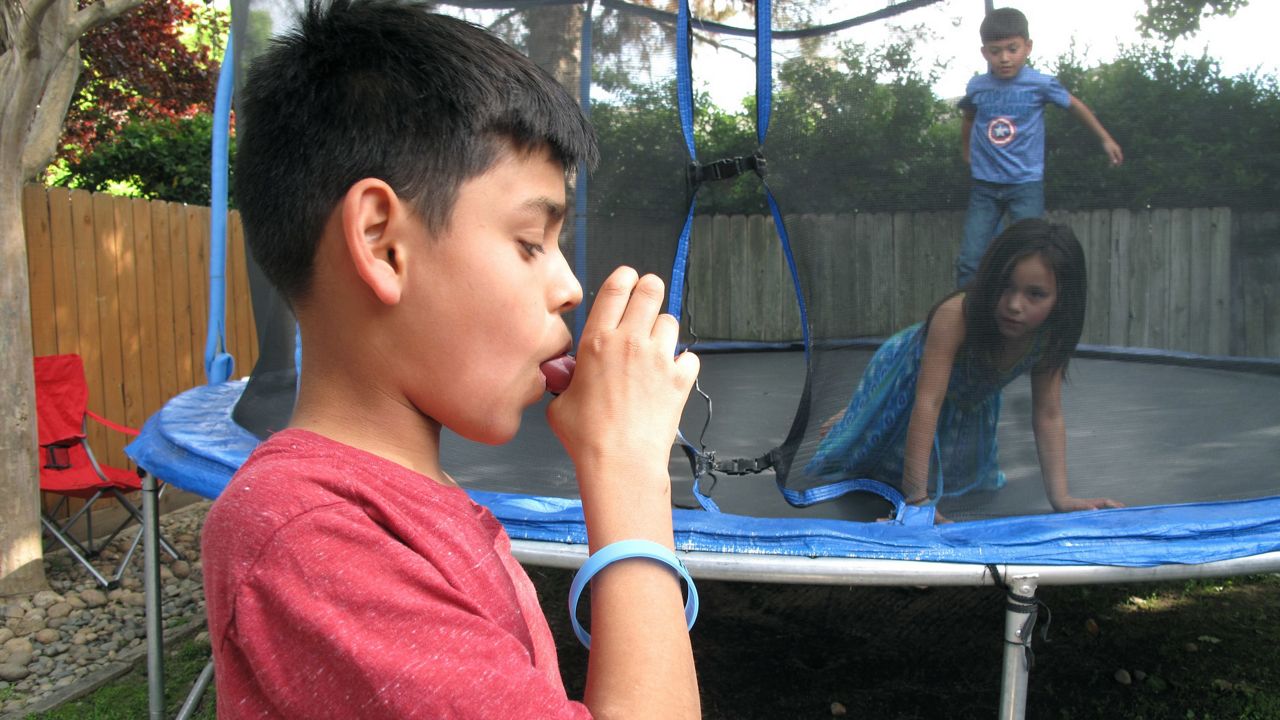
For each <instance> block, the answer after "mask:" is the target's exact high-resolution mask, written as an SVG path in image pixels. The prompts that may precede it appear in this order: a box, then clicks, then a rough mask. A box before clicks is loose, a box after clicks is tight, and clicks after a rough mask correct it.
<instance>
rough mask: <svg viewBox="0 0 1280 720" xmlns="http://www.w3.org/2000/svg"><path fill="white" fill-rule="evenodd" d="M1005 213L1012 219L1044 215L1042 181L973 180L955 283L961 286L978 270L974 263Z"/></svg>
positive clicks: (984, 249)
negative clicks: (1006, 182) (1005, 183)
mask: <svg viewBox="0 0 1280 720" xmlns="http://www.w3.org/2000/svg"><path fill="white" fill-rule="evenodd" d="M1006 211H1007V212H1008V213H1009V222H1010V223H1014V222H1017V221H1018V220H1022V219H1025V218H1030V217H1036V218H1038V217H1043V216H1044V183H1043V182H1039V181H1037V182H1029V183H1018V184H1016V185H1002V184H1000V183H991V182H985V181H983V180H974V181H973V187H972V188H971V189H970V190H969V211H968V214H967V215H965V219H964V239H963V240H962V241H961V242H960V255H959V256H958V257H957V258H956V287H964V286H965V285H966V284H967V283H968V282H969V280H971V279H972V278H973V276H974V273H976V272H978V263H979V262H981V261H982V255H983V253H985V252H986V251H987V246H988V245H990V244H991V239H992V238H994V237H995V236H996V233H997V231H999V230H1001V229H1002V228H1001V225H1000V219H1001V218H1002V217H1003V216H1004V214H1005V212H1006Z"/></svg>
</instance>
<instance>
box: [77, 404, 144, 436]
mask: <svg viewBox="0 0 1280 720" xmlns="http://www.w3.org/2000/svg"><path fill="white" fill-rule="evenodd" d="M84 414H85V415H88V416H89V417H91V418H93V419H94V420H97V421H98V423H99V424H101V425H105V426H106V427H109V428H111V429H112V430H115V431H116V432H122V433H124V434H125V435H130V436H135V437H136V436H137V435H138V433H139V432H141V431H140V430H138V429H137V428H131V427H129V426H128V425H121V424H119V423H113V422H111V421H110V420H108V419H106V418H104V417H102V416H101V415H99V414H98V413H96V412H94V411H92V410H89V409H86V410H85V411H84Z"/></svg>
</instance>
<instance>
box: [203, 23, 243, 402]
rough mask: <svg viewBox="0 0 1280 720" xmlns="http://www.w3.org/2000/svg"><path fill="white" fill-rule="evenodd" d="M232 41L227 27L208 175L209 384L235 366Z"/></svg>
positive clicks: (206, 347) (206, 371) (206, 362)
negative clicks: (230, 324)
mask: <svg viewBox="0 0 1280 720" xmlns="http://www.w3.org/2000/svg"><path fill="white" fill-rule="evenodd" d="M235 65H236V63H235V43H234V37H233V36H232V34H231V31H230V30H228V31H227V49H226V52H225V53H224V54H223V56H222V68H221V69H220V70H219V71H218V92H217V95H216V96H215V97H214V102H213V149H212V153H213V157H212V161H213V169H212V172H211V174H210V178H209V185H210V192H209V206H210V212H209V332H208V334H207V335H206V336H205V341H204V374H205V379H206V380H207V381H208V383H209V384H210V385H217V384H218V383H223V382H226V381H227V380H228V379H229V378H230V377H231V373H232V372H233V371H234V369H235V359H234V358H232V357H231V355H230V354H228V353H227V352H226V348H227V331H226V315H227V144H228V143H227V135H228V133H229V131H230V125H231V94H232V91H233V90H234V88H235Z"/></svg>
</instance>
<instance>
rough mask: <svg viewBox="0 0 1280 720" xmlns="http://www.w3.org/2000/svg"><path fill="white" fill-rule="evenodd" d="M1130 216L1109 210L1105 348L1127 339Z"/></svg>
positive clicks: (1127, 212)
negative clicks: (1107, 315)
mask: <svg viewBox="0 0 1280 720" xmlns="http://www.w3.org/2000/svg"><path fill="white" fill-rule="evenodd" d="M1133 233H1134V228H1133V215H1132V214H1131V213H1130V212H1129V211H1128V210H1113V211H1111V233H1110V237H1109V242H1108V243H1107V246H1108V252H1109V263H1108V264H1109V265H1110V267H1109V268H1108V269H1109V275H1108V277H1107V280H1108V283H1109V285H1110V287H1109V288H1108V290H1107V295H1108V300H1109V303H1110V311H1109V317H1108V318H1107V320H1108V323H1107V339H1106V341H1105V342H1106V344H1107V345H1127V344H1128V340H1129V319H1130V315H1131V313H1132V307H1131V305H1130V299H1129V295H1130V290H1131V289H1132V288H1131V284H1130V282H1129V280H1130V278H1129V253H1130V246H1131V245H1132V242H1133Z"/></svg>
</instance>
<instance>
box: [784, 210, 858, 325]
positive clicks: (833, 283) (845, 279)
mask: <svg viewBox="0 0 1280 720" xmlns="http://www.w3.org/2000/svg"><path fill="white" fill-rule="evenodd" d="M814 234H815V237H816V238H819V241H818V242H819V244H818V245H816V246H815V252H814V254H813V255H812V256H810V257H809V258H808V263H809V265H810V266H812V267H814V274H815V276H818V277H820V278H821V280H820V283H821V284H820V286H819V287H816V288H813V289H812V290H811V291H810V292H809V295H810V297H820V298H822V302H821V303H814V304H813V305H812V306H810V307H808V308H806V310H807V311H808V322H809V325H810V327H811V328H812V329H813V332H814V333H817V332H818V329H817V327H816V326H814V322H815V320H820V321H822V322H823V325H824V327H823V330H824V333H823V336H824V337H850V336H851V335H853V333H854V332H855V331H856V329H857V324H858V317H857V312H858V301H857V300H856V299H855V298H856V297H857V294H858V292H859V290H860V289H861V287H860V286H861V284H860V283H855V282H853V281H854V279H855V278H854V274H853V267H854V262H855V260H854V256H855V252H856V250H855V246H856V244H857V241H858V238H857V237H855V235H854V228H853V218H852V217H850V216H847V215H846V216H843V217H837V216H835V215H831V214H827V215H818V216H816V217H815V218H814ZM818 248H821V249H820V250H819V249H818ZM800 280H801V282H804V276H803V275H802V276H801V278H800ZM793 294H794V293H793ZM793 304H794V303H793ZM793 331H794V335H793V337H796V338H801V337H803V336H804V335H803V332H802V329H801V327H800V318H799V313H798V312H797V313H796V317H795V325H794V326H793Z"/></svg>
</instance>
